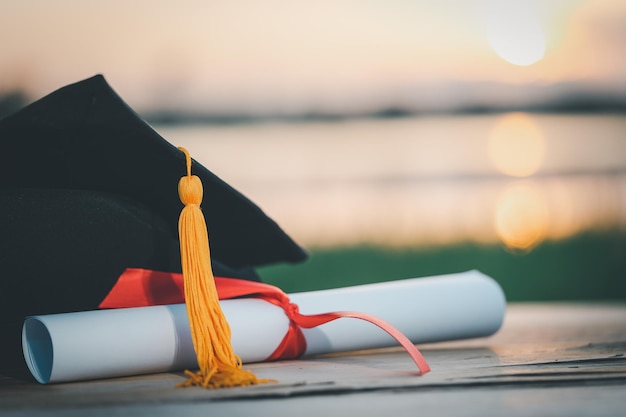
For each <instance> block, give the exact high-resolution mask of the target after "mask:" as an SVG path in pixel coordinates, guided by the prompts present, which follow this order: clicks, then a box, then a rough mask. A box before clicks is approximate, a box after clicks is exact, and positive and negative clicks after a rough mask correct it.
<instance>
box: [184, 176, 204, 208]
mask: <svg viewBox="0 0 626 417" xmlns="http://www.w3.org/2000/svg"><path fill="white" fill-rule="evenodd" d="M203 193H204V190H203V188H202V181H200V178H198V177H197V176H195V175H187V176H185V177H182V178H181V179H180V181H179V182H178V196H179V197H180V201H182V202H183V204H184V205H186V206H188V205H195V206H199V205H200V203H202V195H203Z"/></svg>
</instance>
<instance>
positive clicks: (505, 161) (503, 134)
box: [489, 113, 545, 177]
mask: <svg viewBox="0 0 626 417" xmlns="http://www.w3.org/2000/svg"><path fill="white" fill-rule="evenodd" d="M544 155H545V139H544V136H543V133H542V132H541V130H540V129H539V127H538V126H537V124H536V123H535V122H534V120H533V119H532V117H531V116H529V115H527V114H525V113H511V114H507V115H504V116H502V117H501V118H500V119H499V120H498V121H497V122H496V124H495V126H494V127H493V129H492V131H491V133H490V136H489V156H490V157H491V160H492V162H493V163H494V164H495V166H496V168H497V169H498V170H499V171H500V172H502V173H503V174H506V175H511V176H514V177H527V176H529V175H532V174H534V173H536V172H537V171H538V170H539V168H540V167H541V164H542V162H543V159H544Z"/></svg>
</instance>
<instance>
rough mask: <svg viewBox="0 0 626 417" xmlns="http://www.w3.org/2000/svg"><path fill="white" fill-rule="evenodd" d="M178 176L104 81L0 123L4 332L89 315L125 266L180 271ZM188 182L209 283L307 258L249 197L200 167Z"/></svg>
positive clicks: (176, 157) (179, 164) (79, 86)
mask: <svg viewBox="0 0 626 417" xmlns="http://www.w3.org/2000/svg"><path fill="white" fill-rule="evenodd" d="M207 140H210V138H207ZM224 157H226V158H232V159H233V160H236V156H234V155H224ZM185 173H186V168H185V155H184V154H183V153H182V152H181V151H180V150H178V149H177V148H176V147H175V146H174V145H172V144H170V143H168V142H167V141H166V140H165V139H163V138H162V137H161V136H159V134H157V133H156V132H155V131H154V130H153V129H152V128H151V127H150V126H149V125H148V124H147V123H145V122H144V121H143V120H142V119H141V118H140V117H139V116H138V115H137V114H136V113H135V112H134V111H133V110H132V109H131V108H130V107H129V106H128V105H127V104H126V103H125V102H124V101H123V100H122V99H121V98H120V97H119V96H118V95H117V94H116V93H115V91H113V90H112V89H111V87H110V86H109V85H108V84H107V82H106V81H105V79H104V78H103V77H102V76H100V75H97V76H95V77H92V78H89V79H86V80H84V81H80V82H78V83H75V84H71V85H68V86H66V87H63V88H61V89H59V90H57V91H55V92H53V93H51V94H50V95H48V96H46V97H44V98H42V99H40V100H38V101H36V102H34V103H32V104H30V105H29V106H27V107H25V108H24V109H22V110H20V111H18V112H17V113H15V114H13V115H11V116H8V117H6V118H4V119H2V120H0V214H1V215H0V274H2V277H0V324H2V325H3V326H4V327H6V328H7V329H9V328H10V329H13V331H14V329H18V330H17V331H18V333H17V338H16V339H17V340H18V343H19V328H20V326H21V323H22V321H23V319H24V317H25V316H27V315H33V314H48V313H56V312H66V311H78V310H88V309H94V308H96V307H97V306H98V304H99V303H100V301H102V299H103V298H104V297H105V296H106V294H107V293H108V291H109V290H110V289H111V287H112V286H113V284H114V283H115V281H116V280H117V278H118V276H119V275H120V274H121V273H122V272H123V271H124V270H125V269H126V268H129V267H137V268H147V269H154V270H161V271H169V272H180V270H181V264H180V252H179V245H178V229H177V228H178V217H179V214H180V211H181V209H182V207H183V205H182V203H181V202H180V199H179V196H178V192H177V186H178V181H179V180H180V178H181V177H182V176H183V175H185ZM192 173H193V174H194V175H197V176H198V177H200V179H201V181H202V183H203V186H204V201H203V204H202V210H203V213H204V216H205V218H206V222H207V228H208V232H209V238H210V244H211V255H212V263H213V269H214V272H215V275H221V276H228V277H236V278H245V279H252V280H256V279H258V277H257V276H256V274H255V272H254V267H257V266H261V265H266V264H271V263H276V262H298V261H302V260H304V259H306V256H307V255H306V253H305V252H304V251H303V250H302V248H300V247H299V246H298V245H297V244H296V243H294V242H293V241H292V240H291V238H290V237H289V236H287V235H286V234H285V233H284V232H283V231H282V230H281V229H280V227H279V226H278V225H277V224H276V223H275V222H274V221H273V220H272V219H270V218H269V217H268V216H267V215H265V214H264V213H263V211H262V210H261V209H260V208H259V207H257V206H256V205H254V204H253V203H252V202H251V201H249V200H248V199H247V198H246V197H244V196H243V195H242V194H240V193H239V192H237V191H236V190H234V189H233V188H232V187H230V186H229V185H228V184H226V183H225V182H223V181H222V180H220V179H219V178H218V177H217V176H215V175H214V174H212V173H211V172H210V171H209V170H208V169H206V168H205V167H203V166H202V165H201V164H199V163H197V162H196V161H194V162H193V165H192ZM4 336H5V335H3V337H2V338H3V339H5V337H4ZM13 336H14V334H13V335H12V337H13ZM3 342H4V341H3ZM3 345H4V347H3V348H1V349H0V350H2V349H5V350H7V349H8V350H10V346H7V345H6V344H5V343H3ZM18 350H19V346H18ZM7 357H9V358H10V357H11V355H10V354H7V355H4V357H3V358H0V363H2V362H4V363H6V359H7ZM3 359H4V360H3Z"/></svg>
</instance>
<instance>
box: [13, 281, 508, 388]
mask: <svg viewBox="0 0 626 417" xmlns="http://www.w3.org/2000/svg"><path fill="white" fill-rule="evenodd" d="M289 297H290V299H291V301H292V302H293V303H295V304H297V305H298V306H299V308H300V312H301V313H303V314H316V313H327V312H331V311H358V312H362V313H368V314H371V315H374V316H377V317H379V318H381V319H383V320H385V321H387V322H389V323H390V324H391V325H393V326H394V327H396V328H397V329H398V330H400V331H401V332H402V333H404V334H405V335H406V336H407V337H408V338H409V339H410V340H411V341H412V342H413V343H426V342H436V341H443V340H453V339H461V338H469V337H480V336H488V335H490V334H492V333H494V332H496V331H497V330H498V329H499V328H500V325H501V324H502V321H503V318H504V312H505V308H506V300H505V297H504V294H503V292H502V289H501V288H500V286H499V285H498V284H497V283H496V282H495V281H494V280H493V279H491V278H489V277H488V276H486V275H483V274H482V273H480V272H478V271H469V272H464V273H459V274H450V275H442V276H437V277H428V278H416V279H408V280H402V281H392V282H385V283H378V284H366V285H360V286H355V287H347V288H341V289H333V290H320V291H311V292H305V293H297V294H291V295H290V296H289ZM220 304H221V306H222V309H223V311H224V314H225V316H226V319H227V320H228V322H229V324H230V327H231V330H232V344H233V349H234V350H235V352H236V353H237V354H238V355H239V356H240V357H241V358H242V360H243V361H244V362H258V361H263V360H265V359H266V358H268V357H269V356H270V355H271V354H272V352H273V351H274V350H275V349H276V347H277V346H278V345H279V344H280V342H281V341H282V339H283V337H284V335H285V333H286V332H287V329H288V327H289V319H288V318H287V316H286V315H285V313H284V311H283V310H282V308H280V307H277V306H275V305H273V304H270V303H268V302H266V301H263V300H258V299H234V300H223V301H221V302H220ZM303 332H304V335H305V338H306V341H307V349H306V353H305V354H306V355H315V354H322V353H332V352H340V351H347V350H358V349H370V348H378V347H387V346H394V345H396V344H397V343H396V342H395V341H394V340H393V339H392V338H391V337H390V336H389V335H388V334H387V333H385V332H384V331H383V330H381V329H379V328H378V327H376V326H374V325H372V324H370V323H366V322H363V321H361V320H355V319H348V318H346V319H340V320H335V321H334V322H331V323H327V324H324V325H322V326H319V327H316V328H313V329H303ZM22 344H23V350H24V357H25V359H26V364H27V366H28V368H29V369H30V371H31V373H32V374H33V376H34V377H35V379H36V380H37V381H38V382H40V383H43V384H45V383H50V382H63V381H77V380H85V379H98V378H106V377H115V376H128V375H138V374H146V373H155V372H167V371H176V370H181V369H185V368H196V367H197V363H196V359H195V353H194V350H193V345H192V342H191V335H190V331H189V323H188V321H187V312H186V309H185V305H184V304H175V305H167V306H154V307H139V308H126V309H116V310H96V311H85V312H76V313H63V314H51V315H43V316H32V317H28V318H27V319H26V320H25V322H24V327H23V331H22Z"/></svg>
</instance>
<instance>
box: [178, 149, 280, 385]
mask: <svg viewBox="0 0 626 417" xmlns="http://www.w3.org/2000/svg"><path fill="white" fill-rule="evenodd" d="M179 149H180V150H181V151H182V152H183V153H184V154H185V157H186V162H187V175H186V176H184V177H182V178H181V179H180V182H179V183H178V194H179V196H180V199H181V201H182V202H183V204H184V205H185V207H184V208H183V210H182V212H181V214H180V219H179V223H178V233H179V237H180V252H181V262H182V270H183V277H184V292H185V303H186V306H187V315H188V317H189V325H190V329H191V338H192V340H193V345H194V349H195V351H196V356H197V360H198V366H199V368H200V369H199V370H198V371H197V372H191V371H188V370H187V371H185V374H187V375H188V376H189V377H190V378H189V379H188V380H187V381H185V382H184V383H182V384H180V386H186V387H187V386H201V387H204V388H226V387H236V386H246V385H254V384H259V383H265V382H270V381H271V380H265V379H258V378H257V377H256V376H255V375H254V374H253V373H251V372H250V371H247V370H244V369H242V362H241V359H240V358H239V356H237V355H236V354H235V353H234V352H233V348H232V344H231V331H230V326H229V325H228V322H227V321H226V318H225V317H224V313H223V312H222V309H221V307H220V304H219V299H218V295H217V289H216V287H215V279H214V277H213V272H212V270H211V255H210V250H209V239H208V233H207V227H206V222H205V220H204V215H203V214H202V211H201V209H200V203H201V202H202V193H203V189H202V182H201V181H200V178H198V177H197V176H195V175H191V156H190V155H189V152H188V151H187V150H186V149H184V148H179Z"/></svg>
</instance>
